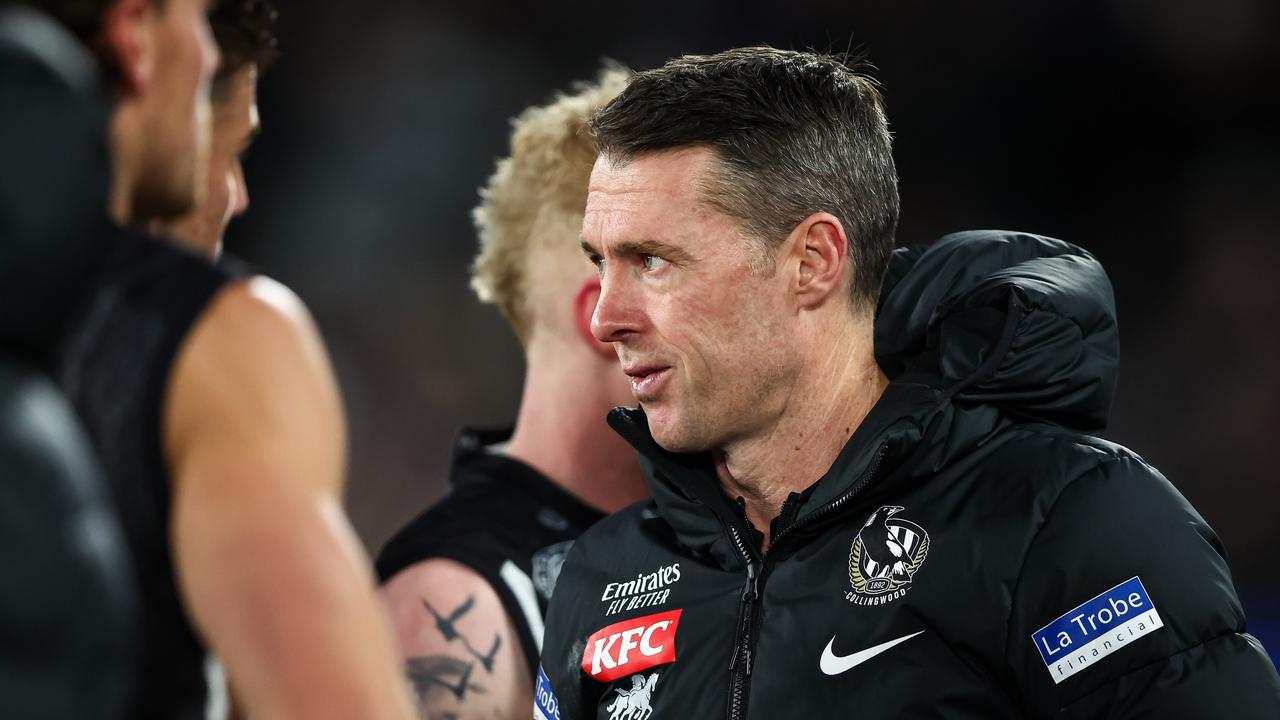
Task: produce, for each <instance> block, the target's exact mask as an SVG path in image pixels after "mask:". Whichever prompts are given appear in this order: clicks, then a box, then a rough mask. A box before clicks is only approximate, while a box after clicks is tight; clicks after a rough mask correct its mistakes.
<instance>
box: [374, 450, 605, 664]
mask: <svg viewBox="0 0 1280 720" xmlns="http://www.w3.org/2000/svg"><path fill="white" fill-rule="evenodd" d="M510 437H511V430H510V429H506V430H490V431H482V430H464V431H463V432H462V433H461V435H460V436H459V437H458V440H457V442H456V443H455V444H454V451H453V467H452V469H451V471H450V474H449V491H448V494H446V495H445V497H444V498H443V499H441V500H440V501H439V502H438V503H436V504H435V505H433V506H431V507H429V508H428V509H427V510H426V511H425V512H423V513H422V514H421V515H419V516H418V517H416V518H414V519H413V520H412V521H410V522H409V524H408V525H406V526H405V527H404V528H403V529H401V530H400V532H398V533H397V534H396V535H395V536H394V537H392V538H391V540H390V541H388V542H387V544H386V545H385V546H383V548H382V551H381V552H379V553H378V558H377V562H376V565H377V570H378V577H379V579H380V580H381V581H382V582H386V581H387V580H390V579H391V578H392V577H393V576H394V575H395V574H396V573H398V572H400V571H401V570H403V569H405V568H407V567H409V566H410V565H413V564H415V563H418V562H421V561H423V560H426V559H429V558H446V559H449V560H454V561H456V562H459V563H461V564H463V565H465V566H467V567H469V568H471V569H472V570H474V571H475V572H476V573H478V574H479V575H480V576H481V577H483V578H484V579H485V580H486V581H487V582H488V583H489V585H490V586H491V587H492V588H493V589H494V591H495V592H496V593H497V594H498V598H499V599H500V600H501V601H502V605H503V607H504V609H505V610H506V612H507V615H508V617H510V618H511V621H512V624H513V625H514V626H515V627H516V632H517V634H518V635H519V636H520V644H521V648H522V649H523V650H524V657H525V660H526V661H527V662H528V666H529V677H537V670H538V656H539V654H540V653H541V648H542V624H543V617H544V614H545V613H546V609H547V602H548V601H549V600H550V598H551V591H552V589H553V588H554V587H555V581H556V577H557V576H558V575H559V573H560V565H561V563H563V562H564V556H565V554H566V553H568V551H569V546H570V545H571V544H572V542H573V540H575V539H576V538H577V537H578V536H579V535H581V534H582V533H583V531H585V530H586V529H587V528H588V527H591V526H592V525H594V524H595V523H596V521H598V520H599V519H601V518H602V517H604V515H603V514H602V513H600V512H599V511H598V510H595V509H594V508H591V507H590V506H588V505H586V504H585V503H583V502H582V501H581V500H578V499H577V498H576V497H574V496H573V495H571V494H569V492H568V491H566V490H564V489H563V488H561V487H560V486H558V485H556V484H555V483H553V482H551V480H549V479H547V478H546V476H544V475H542V474H541V473H539V472H538V471H537V470H534V469H533V468H531V467H529V466H528V465H525V464H524V463H522V462H520V461H518V460H515V459H513V458H510V457H507V456H505V455H502V454H500V453H499V452H496V451H495V449H494V446H496V445H499V444H501V443H504V442H506V441H507V440H509V439H510Z"/></svg>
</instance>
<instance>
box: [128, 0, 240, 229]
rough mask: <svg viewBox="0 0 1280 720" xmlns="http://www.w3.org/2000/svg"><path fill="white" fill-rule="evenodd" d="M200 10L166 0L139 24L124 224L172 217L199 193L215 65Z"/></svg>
mask: <svg viewBox="0 0 1280 720" xmlns="http://www.w3.org/2000/svg"><path fill="white" fill-rule="evenodd" d="M207 6H208V0H167V2H166V3H164V6H163V7H161V8H157V9H153V10H152V11H151V12H150V13H149V16H148V19H147V21H146V24H147V27H146V28H145V31H146V33H147V35H148V37H149V38H150V42H151V43H152V45H151V52H152V62H151V65H150V76H149V79H148V82H147V84H146V87H145V88H144V89H143V91H142V95H141V97H140V98H139V103H140V107H139V114H140V116H141V121H140V123H139V126H138V127H139V132H140V133H141V137H140V138H137V139H136V140H137V147H138V163H137V170H136V173H137V176H136V178H135V180H134V188H133V195H132V208H131V217H130V218H129V219H130V220H131V221H132V222H135V223H141V222H146V221H151V220H164V219H172V218H175V217H178V216H180V215H182V214H184V213H186V212H188V211H190V210H191V208H192V207H194V205H195V204H196V202H198V201H199V199H200V198H201V197H202V196H203V194H204V191H205V178H206V167H207V163H208V154H209V133H210V130H209V119H210V117H209V116H210V112H209V81H210V79H211V78H212V76H213V72H214V70H215V69H216V68H217V64H218V51H217V48H216V46H215V45H214V42H213V36H212V33H211V32H210V30H209V22H208V19H207V17H206V15H205V13H206V12H207V10H208V7H207Z"/></svg>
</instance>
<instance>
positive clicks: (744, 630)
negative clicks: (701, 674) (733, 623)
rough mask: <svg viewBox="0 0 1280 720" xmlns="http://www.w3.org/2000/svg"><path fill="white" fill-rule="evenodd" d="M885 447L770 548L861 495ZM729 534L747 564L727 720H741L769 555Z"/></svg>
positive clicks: (738, 534)
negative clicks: (835, 495) (851, 483)
mask: <svg viewBox="0 0 1280 720" xmlns="http://www.w3.org/2000/svg"><path fill="white" fill-rule="evenodd" d="M887 447H888V446H887V445H885V444H881V445H880V449H879V451H877V452H876V457H875V460H873V461H872V462H871V467H870V468H868V469H867V472H866V473H864V474H863V476H862V478H861V479H860V480H858V482H857V484H855V485H854V486H853V487H852V488H849V490H848V491H847V492H846V493H845V494H843V495H841V496H840V497H838V498H836V499H835V500H832V501H831V502H829V503H827V504H826V505H823V506H822V507H820V508H818V509H817V510H815V511H813V512H811V513H809V514H808V515H806V516H804V517H802V518H800V519H799V520H797V521H795V522H793V523H791V524H790V525H788V526H787V527H785V528H783V529H782V530H781V531H779V532H778V535H777V537H775V538H773V542H772V543H771V544H770V549H772V548H776V547H777V546H778V541H779V540H781V539H782V538H784V537H786V536H787V535H788V534H789V533H790V532H791V531H792V530H794V529H796V528H800V527H804V526H805V525H808V524H809V523H811V522H813V521H814V520H817V519H819V518H821V517H823V516H826V515H829V514H831V513H833V512H835V511H836V510H837V509H839V508H840V507H841V506H843V505H844V504H845V503H847V502H849V501H850V500H852V499H853V498H854V497H856V496H857V495H858V494H859V493H861V492H862V491H863V489H864V488H866V486H867V485H868V484H869V483H870V482H871V480H872V479H873V478H875V475H876V471H878V470H879V469H880V461H881V460H882V459H884V453H885V449H886V448H887ZM742 521H743V522H744V523H749V521H748V520H747V517H746V508H745V506H744V507H743V508H742ZM729 533H730V534H731V535H733V543H734V545H736V546H737V548H738V552H739V553H741V554H742V559H743V561H744V562H745V563H746V565H747V581H746V583H745V584H744V585H743V586H742V601H741V603H740V604H739V606H738V631H737V633H736V634H735V636H734V646H733V655H732V656H730V659H729V673H730V680H729V707H728V720H742V719H743V718H745V717H746V716H747V692H748V690H749V689H750V686H751V666H752V657H751V655H752V652H753V650H754V647H753V645H754V642H753V638H752V629H753V625H754V624H755V614H756V610H757V608H756V601H757V600H758V599H759V597H760V578H761V576H762V575H764V569H765V564H766V563H767V562H768V561H769V553H767V552H766V553H764V554H763V555H761V556H760V557H759V559H758V560H757V557H756V553H755V551H754V550H753V549H752V548H750V547H749V546H748V545H747V543H746V542H745V541H744V540H743V539H742V533H741V532H739V530H738V528H737V527H735V526H733V525H730V526H729Z"/></svg>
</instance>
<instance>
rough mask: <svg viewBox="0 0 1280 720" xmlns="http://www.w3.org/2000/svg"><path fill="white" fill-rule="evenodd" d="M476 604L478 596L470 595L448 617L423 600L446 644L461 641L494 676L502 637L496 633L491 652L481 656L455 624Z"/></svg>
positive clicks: (423, 604)
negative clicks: (494, 663) (495, 662)
mask: <svg viewBox="0 0 1280 720" xmlns="http://www.w3.org/2000/svg"><path fill="white" fill-rule="evenodd" d="M475 604H476V596H475V595H468V596H467V599H466V600H463V601H462V604H461V605H459V606H458V607H456V608H454V609H453V611H452V612H450V613H449V614H448V615H442V614H441V613H440V612H439V611H438V610H436V609H435V608H434V607H432V606H431V603H430V602H428V601H427V599H426V598H422V606H423V607H424V608H426V609H427V612H429V613H431V617H433V618H435V620H436V629H437V630H439V631H440V634H441V635H443V636H444V639H445V642H453V641H454V640H461V641H462V647H463V648H465V649H466V651H467V654H469V655H470V656H471V657H473V658H475V659H476V660H477V661H479V662H480V665H481V667H483V668H484V671H485V672H486V673H488V674H490V675H492V674H493V661H494V660H495V659H496V658H497V657H498V648H500V647H502V636H501V635H499V634H496V633H495V634H494V636H493V645H492V646H491V647H490V648H489V652H487V653H484V654H481V653H480V652H479V651H477V650H476V649H475V646H474V645H472V644H471V640H469V639H468V638H467V637H466V636H465V635H463V634H462V633H460V632H458V627H457V626H456V625H455V624H454V623H456V622H458V620H459V619H461V618H462V616H463V615H466V614H467V613H469V612H471V608H473V607H475Z"/></svg>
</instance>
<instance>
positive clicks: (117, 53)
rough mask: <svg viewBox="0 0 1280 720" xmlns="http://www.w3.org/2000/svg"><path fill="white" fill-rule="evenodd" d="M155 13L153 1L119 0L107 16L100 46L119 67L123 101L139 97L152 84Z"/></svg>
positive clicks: (154, 50)
mask: <svg viewBox="0 0 1280 720" xmlns="http://www.w3.org/2000/svg"><path fill="white" fill-rule="evenodd" d="M154 13H155V8H154V7H153V6H152V4H151V0H115V2H112V3H111V4H110V5H109V6H108V7H107V9H106V10H105V11H104V13H103V16H102V36H101V38H100V43H101V45H102V48H103V51H104V52H105V54H106V55H107V58H108V61H109V62H110V63H111V64H112V65H113V66H114V67H115V70H116V74H117V83H118V86H119V87H118V92H119V93H120V95H121V96H122V97H126V98H128V97H136V96H137V95H140V94H141V93H142V92H143V91H144V90H145V89H146V87H147V86H148V85H150V84H151V77H152V75H153V74H154V72H155V65H156V57H155V55H156V48H155V38H154V37H153V36H152V28H151V21H152V20H153V19H154V18H153V14H154Z"/></svg>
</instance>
